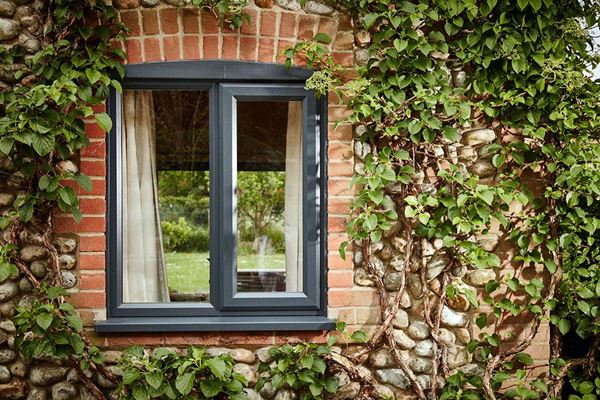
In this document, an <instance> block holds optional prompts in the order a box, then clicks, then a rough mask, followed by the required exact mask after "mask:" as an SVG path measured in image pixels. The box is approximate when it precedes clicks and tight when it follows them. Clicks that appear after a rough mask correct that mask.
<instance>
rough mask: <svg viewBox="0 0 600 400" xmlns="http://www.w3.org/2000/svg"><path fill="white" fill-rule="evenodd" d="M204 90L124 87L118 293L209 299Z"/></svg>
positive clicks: (134, 297) (143, 298)
mask: <svg viewBox="0 0 600 400" xmlns="http://www.w3.org/2000/svg"><path fill="white" fill-rule="evenodd" d="M208 110H209V108H208V93H207V92H206V91H125V92H124V95H123V129H122V148H123V161H122V165H123V171H122V177H123V241H124V243H123V257H124V260H123V261H124V262H123V273H124V276H123V278H124V279H123V282H124V288H123V289H124V290H123V293H124V295H123V297H124V299H123V301H124V302H135V303H139V302H169V301H172V302H176V301H194V302H208V301H209V243H210V235H209V209H210V207H209V171H208V149H209V141H208Z"/></svg>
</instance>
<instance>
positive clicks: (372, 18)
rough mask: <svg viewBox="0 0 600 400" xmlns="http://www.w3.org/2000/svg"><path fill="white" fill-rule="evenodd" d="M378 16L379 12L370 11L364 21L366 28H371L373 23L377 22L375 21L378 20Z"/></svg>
mask: <svg viewBox="0 0 600 400" xmlns="http://www.w3.org/2000/svg"><path fill="white" fill-rule="evenodd" d="M377 18H379V14H376V13H370V14H367V15H365V17H364V19H363V21H364V24H365V28H366V29H369V28H370V27H372V26H373V24H374V23H375V21H377Z"/></svg>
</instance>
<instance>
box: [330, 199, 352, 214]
mask: <svg viewBox="0 0 600 400" xmlns="http://www.w3.org/2000/svg"><path fill="white" fill-rule="evenodd" d="M351 202H352V201H351V200H350V199H332V198H329V199H328V200H327V212H328V213H329V214H342V215H348V214H349V212H350V204H351Z"/></svg>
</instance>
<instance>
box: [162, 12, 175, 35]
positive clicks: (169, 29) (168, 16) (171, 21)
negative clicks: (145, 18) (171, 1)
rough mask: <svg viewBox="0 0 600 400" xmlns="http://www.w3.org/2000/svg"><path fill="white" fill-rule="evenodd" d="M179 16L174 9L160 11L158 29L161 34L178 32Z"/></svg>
mask: <svg viewBox="0 0 600 400" xmlns="http://www.w3.org/2000/svg"><path fill="white" fill-rule="evenodd" d="M178 19H179V16H178V15H177V9H176V8H163V9H162V10H160V27H161V29H162V33H177V32H179V23H178Z"/></svg>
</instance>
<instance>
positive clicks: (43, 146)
mask: <svg viewBox="0 0 600 400" xmlns="http://www.w3.org/2000/svg"><path fill="white" fill-rule="evenodd" d="M31 146H32V147H33V149H34V150H35V152H36V153H38V155H40V156H42V157H43V156H46V155H48V154H49V153H50V152H51V151H52V150H54V146H55V141H54V136H47V135H35V136H34V137H33V139H32V141H31Z"/></svg>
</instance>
